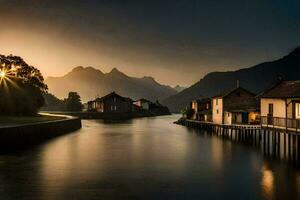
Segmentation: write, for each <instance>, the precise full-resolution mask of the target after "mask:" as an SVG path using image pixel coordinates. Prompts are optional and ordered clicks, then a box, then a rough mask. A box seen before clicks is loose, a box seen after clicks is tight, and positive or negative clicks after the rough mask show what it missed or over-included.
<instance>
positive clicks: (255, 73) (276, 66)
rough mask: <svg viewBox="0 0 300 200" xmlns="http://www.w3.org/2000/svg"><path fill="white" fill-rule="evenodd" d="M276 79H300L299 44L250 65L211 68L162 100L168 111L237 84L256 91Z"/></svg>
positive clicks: (262, 89)
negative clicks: (232, 68)
mask: <svg viewBox="0 0 300 200" xmlns="http://www.w3.org/2000/svg"><path fill="white" fill-rule="evenodd" d="M279 80H300V47H298V48H296V49H295V50H294V51H292V52H291V53H290V54H288V55H287V56H284V57H283V58H280V59H278V60H275V61H271V62H265V63H261V64H258V65H255V66H253V67H249V68H244V69H240V70H237V71H228V72H212V73H209V74H207V75H206V76H204V77H203V78H202V79H201V80H200V81H198V82H197V83H195V84H194V85H192V86H191V87H189V88H187V89H185V90H183V91H182V92H179V93H178V94H175V95H173V96H170V97H168V98H166V99H165V100H163V102H162V103H163V104H164V105H167V106H168V107H169V109H170V110H171V111H172V112H178V111H179V110H180V109H181V108H183V107H185V106H187V105H188V103H189V102H190V101H192V100H193V99H197V98H202V97H211V96H214V95H217V94H218V93H222V92H224V91H227V90H231V89H232V88H234V87H236V84H237V81H239V85H240V86H241V87H243V88H245V89H248V90H250V91H251V92H254V93H256V94H258V93H260V92H262V91H264V90H266V89H268V88H270V87H272V86H273V85H274V84H276V83H277V82H278V81H279Z"/></svg>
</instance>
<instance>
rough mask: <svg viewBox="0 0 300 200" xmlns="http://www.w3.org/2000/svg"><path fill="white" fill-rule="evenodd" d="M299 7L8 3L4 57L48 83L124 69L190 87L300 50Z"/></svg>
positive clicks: (1, 30)
mask: <svg viewBox="0 0 300 200" xmlns="http://www.w3.org/2000/svg"><path fill="white" fill-rule="evenodd" d="M299 10H300V1H298V0H209V1H201V0H177V1H176V0H162V1H158V0H144V1H142V0H82V1H79V0H77V1H76V0H0V22H1V23H0V24H1V25H0V54H5V55H7V54H14V55H18V56H21V57H23V58H24V59H25V61H26V62H27V63H29V64H31V65H34V66H35V67H37V68H39V69H40V70H41V71H42V73H43V75H44V76H45V77H47V76H63V75H64V74H66V73H68V72H69V71H70V70H72V68H74V67H76V66H93V67H95V68H98V69H100V70H101V71H103V72H109V71H110V70H111V69H112V68H114V67H116V68H118V69H119V70H120V71H122V72H124V73H126V74H128V75H130V76H136V77H143V76H152V77H154V78H155V79H156V80H157V81H159V82H160V83H163V84H169V85H172V86H175V85H177V84H179V85H182V86H189V85H191V84H193V83H195V82H196V81H198V80H200V79H201V78H202V77H203V76H204V75H205V74H206V73H208V72H211V71H228V70H236V69H240V68H245V67H250V66H253V65H255V64H258V63H260V62H264V61H270V60H274V59H278V58H280V57H282V56H284V55H285V54H287V53H288V52H290V51H292V50H293V49H294V48H296V47H297V46H299V45H300V37H299V35H300V12H298V11H299Z"/></svg>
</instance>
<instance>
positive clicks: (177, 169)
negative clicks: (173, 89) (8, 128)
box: [0, 116, 300, 200]
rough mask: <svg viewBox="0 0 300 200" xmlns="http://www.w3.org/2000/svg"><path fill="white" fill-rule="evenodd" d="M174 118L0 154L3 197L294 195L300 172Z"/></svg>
mask: <svg viewBox="0 0 300 200" xmlns="http://www.w3.org/2000/svg"><path fill="white" fill-rule="evenodd" d="M177 117H178V116H165V117H158V118H143V119H136V120H129V121H125V122H121V123H117V122H113V123H112V122H103V121H101V120H85V121H83V128H82V129H81V130H80V131H78V132H76V133H74V134H69V135H65V136H63V137H59V138H56V139H54V140H51V141H49V142H47V143H45V144H42V145H40V146H38V147H35V148H33V149H31V150H28V151H26V152H20V153H19V154H17V155H13V156H2V157H0V197H1V198H3V199H18V200H19V199H34V198H36V199H46V200H48V199H49V200H50V199H84V200H85V199H151V200H152V199H274V198H277V199H299V191H300V178H299V177H300V173H299V171H297V170H296V169H295V168H293V167H291V166H290V165H287V164H285V163H280V162H274V161H272V160H268V159H265V158H264V156H263V155H262V154H261V153H260V152H259V151H258V150H257V148H253V147H251V146H247V145H244V144H240V143H233V142H232V141H230V140H223V139H222V138H219V137H215V136H211V135H209V134H206V133H204V132H201V131H195V130H191V129H187V128H186V127H183V126H178V125H174V124H173V123H172V122H173V121H175V120H176V118H177Z"/></svg>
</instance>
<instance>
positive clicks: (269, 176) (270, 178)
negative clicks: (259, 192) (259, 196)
mask: <svg viewBox="0 0 300 200" xmlns="http://www.w3.org/2000/svg"><path fill="white" fill-rule="evenodd" d="M261 185H262V189H263V194H264V195H265V197H266V199H273V198H274V174H273V172H272V170H271V169H268V167H267V166H266V165H263V167H262V181H261Z"/></svg>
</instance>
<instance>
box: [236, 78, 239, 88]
mask: <svg viewBox="0 0 300 200" xmlns="http://www.w3.org/2000/svg"><path fill="white" fill-rule="evenodd" d="M239 87H240V80H236V88H239Z"/></svg>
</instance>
